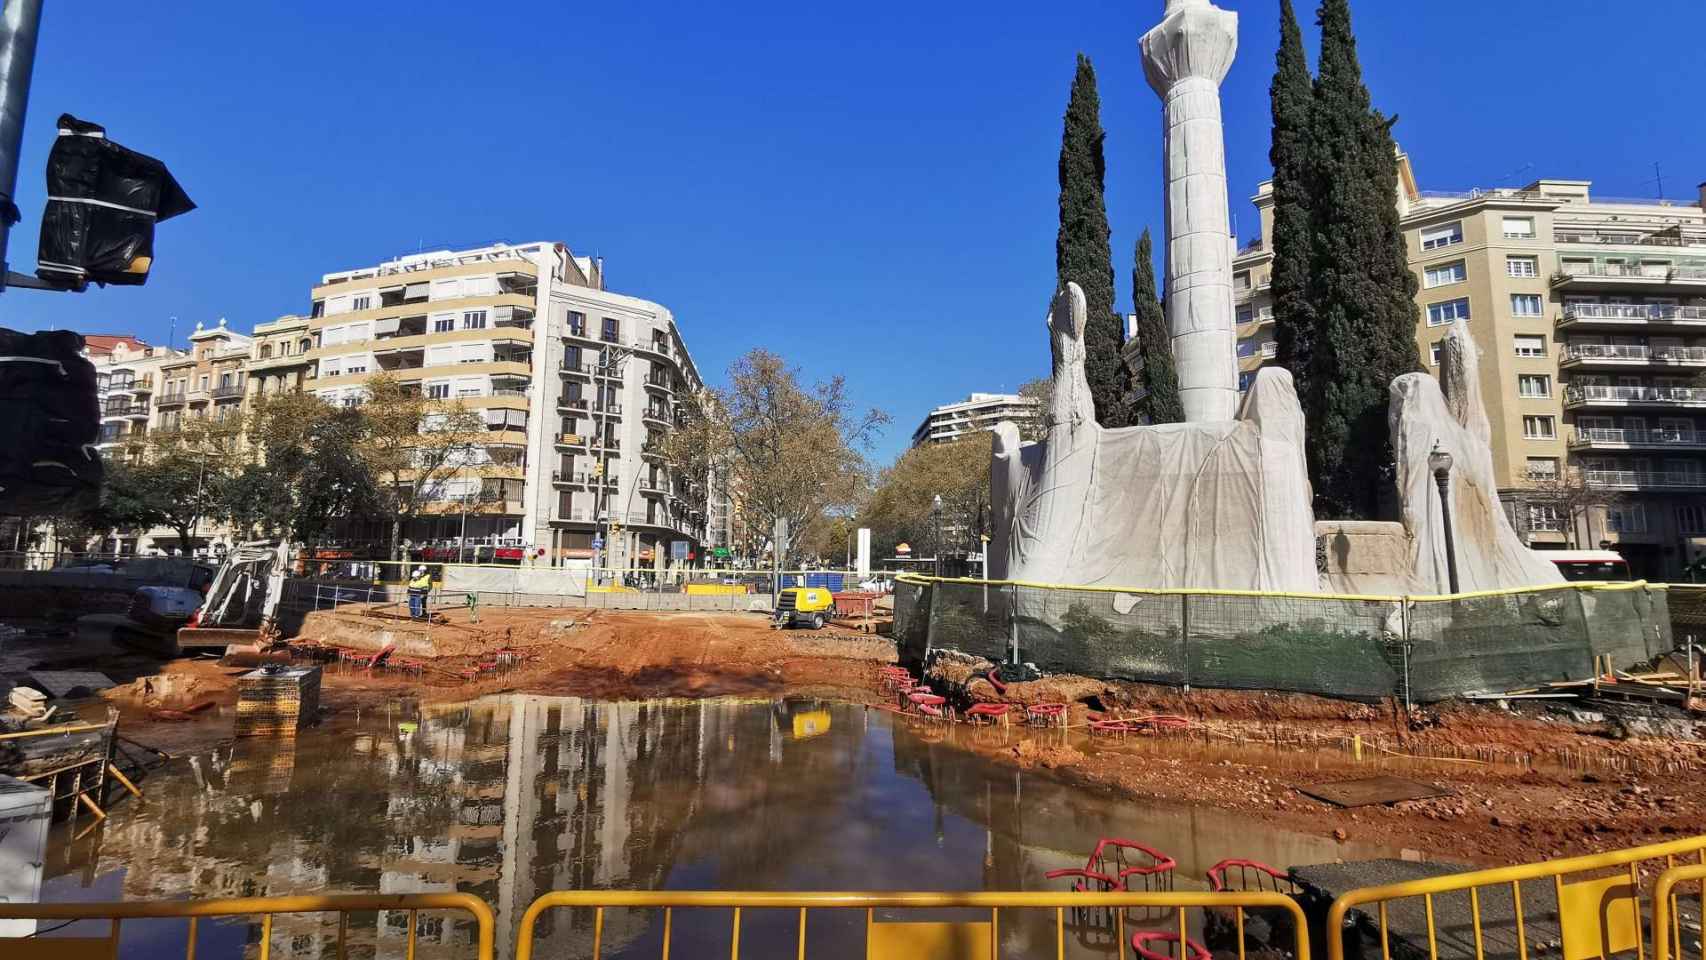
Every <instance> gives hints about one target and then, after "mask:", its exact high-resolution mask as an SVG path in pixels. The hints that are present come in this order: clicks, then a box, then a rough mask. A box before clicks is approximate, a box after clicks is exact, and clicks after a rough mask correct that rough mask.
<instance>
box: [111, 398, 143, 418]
mask: <svg viewBox="0 0 1706 960" xmlns="http://www.w3.org/2000/svg"><path fill="white" fill-rule="evenodd" d="M120 417H142V418H143V419H145V420H146V419H147V418H148V405H147V404H145V403H134V402H132V401H129V400H109V401H107V402H106V404H105V405H104V406H102V407H101V419H103V420H108V419H117V418H120Z"/></svg>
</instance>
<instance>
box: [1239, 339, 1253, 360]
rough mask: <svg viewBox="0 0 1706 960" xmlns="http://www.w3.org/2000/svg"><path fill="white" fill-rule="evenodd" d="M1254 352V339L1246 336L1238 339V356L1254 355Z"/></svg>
mask: <svg viewBox="0 0 1706 960" xmlns="http://www.w3.org/2000/svg"><path fill="white" fill-rule="evenodd" d="M1255 353H1256V341H1254V340H1250V339H1248V338H1246V339H1244V340H1240V341H1238V355H1239V356H1240V357H1250V356H1254V355H1255Z"/></svg>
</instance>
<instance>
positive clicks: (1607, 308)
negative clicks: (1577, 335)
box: [1564, 303, 1706, 322]
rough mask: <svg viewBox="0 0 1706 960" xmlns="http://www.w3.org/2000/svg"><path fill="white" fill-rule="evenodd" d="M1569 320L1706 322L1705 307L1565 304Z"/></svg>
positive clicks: (1654, 304) (1649, 304)
mask: <svg viewBox="0 0 1706 960" xmlns="http://www.w3.org/2000/svg"><path fill="white" fill-rule="evenodd" d="M1564 319H1565V320H1566V321H1569V320H1648V321H1652V320H1657V321H1660V322H1664V321H1674V320H1685V321H1686V320H1706V307H1680V306H1676V305H1674V304H1668V303H1567V304H1565V305H1564Z"/></svg>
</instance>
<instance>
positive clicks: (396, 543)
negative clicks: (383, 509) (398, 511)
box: [391, 515, 403, 560]
mask: <svg viewBox="0 0 1706 960" xmlns="http://www.w3.org/2000/svg"><path fill="white" fill-rule="evenodd" d="M402 548H403V518H402V516H400V515H394V516H392V517H391V559H392V560H401V559H403V557H402Z"/></svg>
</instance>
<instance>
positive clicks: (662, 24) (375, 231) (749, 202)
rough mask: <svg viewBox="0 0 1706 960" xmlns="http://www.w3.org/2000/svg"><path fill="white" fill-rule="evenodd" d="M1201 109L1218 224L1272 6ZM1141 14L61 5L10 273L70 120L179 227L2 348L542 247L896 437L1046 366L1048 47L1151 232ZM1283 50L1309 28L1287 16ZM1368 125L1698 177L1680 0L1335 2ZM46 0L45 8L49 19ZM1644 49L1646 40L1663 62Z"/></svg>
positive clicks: (1428, 185)
mask: <svg viewBox="0 0 1706 960" xmlns="http://www.w3.org/2000/svg"><path fill="white" fill-rule="evenodd" d="M1221 4H1222V5H1223V6H1225V7H1228V8H1229V9H1235V10H1237V11H1238V13H1239V14H1240V17H1241V21H1242V22H1241V25H1240V51H1239V58H1238V61H1237V63H1236V64H1235V65H1234V67H1233V69H1232V72H1231V75H1230V76H1228V78H1227V80H1226V83H1225V86H1224V88H1223V96H1224V101H1225V114H1226V120H1227V130H1226V137H1227V153H1228V166H1229V174H1230V178H1231V184H1232V198H1233V203H1232V211H1233V215H1234V218H1235V219H1236V221H1237V224H1238V226H1239V232H1240V235H1241V236H1244V237H1248V236H1250V235H1252V234H1253V233H1254V230H1255V223H1256V220H1255V212H1254V209H1253V208H1252V207H1251V206H1250V204H1249V202H1248V198H1249V196H1250V195H1251V194H1252V193H1253V192H1254V187H1255V184H1256V183H1257V182H1258V181H1259V180H1261V179H1262V178H1264V177H1265V176H1266V175H1267V172H1268V166H1267V149H1268V104H1267V85H1268V81H1269V78H1270V75H1271V73H1272V69H1273V51H1274V46H1275V43H1276V42H1277V26H1276V19H1277V15H1278V14H1277V9H1278V2H1277V0H1221ZM1162 6H1163V4H1162V2H1161V0H1122V2H1113V0H1089V2H1082V3H1076V4H1068V5H1055V4H1034V3H1024V4H1021V3H1011V2H990V0H983V2H978V3H968V2H962V0H954V2H930V3H918V2H916V0H869V2H866V3H862V4H800V3H796V2H789V3H782V2H762V3H734V4H698V3H654V2H639V0H630V2H624V3H612V4H590V5H589V4H576V5H567V4H561V5H560V4H523V5H504V4H493V5H472V6H471V5H468V4H465V3H452V2H445V0H421V2H413V3H378V2H364V3H342V4H337V5H332V4H322V3H314V2H298V3H289V4H286V3H277V2H263V3H253V4H230V3H211V2H209V3H196V2H174V3H171V4H167V5H164V6H160V5H152V4H137V3H116V2H107V0H79V2H78V3H77V4H75V5H74V6H68V5H65V4H50V5H49V9H48V11H47V14H46V19H45V22H44V24H43V29H42V39H41V48H40V50H39V52H38V60H37V64H36V76H35V88H34V92H33V97H32V100H31V104H30V113H29V117H28V129H27V132H26V136H25V145H24V155H23V158H22V174H21V176H20V184H19V192H18V200H19V205H20V207H21V208H22V210H23V213H24V222H23V223H22V224H20V225H19V228H18V230H17V231H16V232H15V234H14V237H13V242H12V255H11V260H12V262H13V265H14V269H18V268H24V269H30V268H33V265H34V259H35V241H36V231H37V230H38V229H39V224H40V216H41V209H42V204H43V191H42V180H41V176H42V169H43V164H44V162H45V159H46V152H47V149H48V147H49V145H50V143H51V140H52V123H53V119H54V118H55V117H56V116H58V114H59V113H61V112H63V111H69V112H71V113H74V114H76V115H78V116H82V117H85V118H88V119H92V120H95V121H97V122H101V123H104V124H106V125H107V126H108V128H109V130H110V131H111V133H112V135H113V136H114V137H115V138H116V139H118V140H120V141H121V142H123V143H125V144H127V145H129V146H132V147H134V148H136V149H139V150H142V151H144V152H148V153H152V154H154V155H156V156H158V157H160V158H162V159H164V160H166V161H167V162H168V163H169V165H170V166H171V168H172V169H173V171H174V173H175V174H176V175H177V176H178V178H179V180H180V181H181V182H182V183H183V184H184V186H185V188H186V189H187V190H188V192H189V194H190V196H191V197H192V198H194V199H195V201H196V202H197V203H198V204H199V205H200V209H199V210H197V211H195V212H194V213H191V214H189V215H188V216H185V217H182V218H180V219H178V220H174V221H169V222H167V223H165V224H162V225H161V227H160V230H159V235H158V238H157V256H158V262H157V265H156V267H155V269H154V274H153V277H152V278H151V279H150V281H149V283H148V285H147V286H146V287H143V288H140V289H138V288H112V289H107V290H101V291H92V292H90V293H86V294H82V295H72V294H46V293H32V292H26V291H12V292H8V293H6V294H5V295H4V296H3V297H0V323H3V324H5V325H8V326H13V327H18V328H22V329H43V328H52V327H70V328H72V329H76V330H80V331H84V332H133V333H136V334H139V335H141V336H143V337H145V338H148V339H150V340H151V341H153V342H156V343H159V342H164V341H165V339H166V335H167V330H168V324H169V320H168V318H170V317H173V316H176V317H177V318H178V326H177V336H178V338H179V339H178V342H179V343H180V344H181V343H182V338H183V336H184V334H185V333H186V332H187V331H188V330H189V329H190V328H192V327H193V326H194V324H195V323H196V321H198V320H199V321H202V322H206V323H212V322H215V321H216V320H217V318H219V317H222V316H223V317H226V318H229V321H230V322H231V324H232V325H234V326H235V327H237V328H238V329H241V330H247V329H248V328H249V327H250V326H251V325H252V324H254V323H255V322H257V321H263V320H268V319H271V318H273V317H275V316H277V315H279V314H282V313H288V312H301V311H304V310H306V308H307V306H308V303H307V296H308V288H309V286H310V285H311V284H312V283H313V282H315V281H316V280H317V278H318V277H319V275H320V274H321V273H323V272H325V271H328V270H337V269H345V268H349V267H354V266H359V265H364V264H369V263H374V262H377V261H379V260H381V259H384V258H386V257H390V256H393V255H396V254H399V253H404V252H410V251H413V250H415V249H417V248H419V247H420V246H422V245H425V246H426V247H427V248H429V249H431V248H436V247H442V246H445V245H471V244H476V243H480V242H484V241H488V240H491V239H495V238H502V239H508V240H515V241H524V240H541V239H543V240H563V241H565V242H567V243H568V244H569V246H570V247H571V248H572V249H573V250H575V251H576V252H577V253H583V254H597V255H602V256H603V257H605V258H606V267H607V270H608V274H609V281H610V286H611V288H612V289H615V290H618V291H620V292H623V293H630V294H634V295H638V296H643V297H647V298H650V299H654V300H657V301H659V302H662V303H664V304H666V305H668V306H669V307H670V308H671V309H673V310H674V311H675V313H676V316H677V318H678V320H679V321H680V323H681V326H682V329H683V332H684V334H685V336H686V338H687V342H688V346H689V348H690V349H691V350H692V351H693V354H694V356H695V358H696V359H697V360H698V362H699V365H700V367H701V368H702V369H703V370H705V371H706V372H707V374H708V376H709V377H710V378H711V379H713V380H720V379H721V377H722V371H723V370H724V369H725V368H726V367H727V365H728V363H729V361H730V360H732V359H733V358H734V357H736V356H738V355H739V354H741V353H743V352H745V351H746V350H747V349H749V348H750V347H752V346H755V345H763V346H768V347H770V348H771V349H774V350H778V351H780V352H782V353H784V354H787V355H789V356H791V357H793V358H794V359H795V360H796V361H797V362H798V363H799V364H800V366H801V367H802V368H803V369H804V371H805V372H806V374H807V375H808V377H818V376H828V375H831V374H835V373H840V374H843V375H845V376H846V377H847V380H848V383H849V385H850V387H851V392H852V394H853V396H854V397H855V398H856V399H857V400H858V401H859V402H860V403H862V404H864V405H874V406H877V407H880V408H882V409H884V410H886V411H887V412H888V413H889V414H890V415H891V416H893V417H894V421H895V422H894V424H893V425H892V426H891V427H890V429H889V431H888V434H887V436H886V437H885V438H884V439H883V440H882V442H881V443H879V444H878V446H877V448H876V450H875V451H874V452H875V454H876V456H877V457H878V458H879V459H880V460H884V461H886V460H887V459H889V458H891V457H892V456H893V455H894V454H895V453H896V452H897V451H898V450H900V449H902V448H903V447H904V446H905V444H906V442H907V437H908V436H909V434H910V432H911V430H912V428H913V427H914V426H916V424H917V422H918V420H919V419H920V418H921V417H922V415H923V413H924V412H925V411H926V410H927V409H928V408H929V407H931V406H932V405H934V404H937V403H942V402H948V401H951V400H954V399H957V398H960V397H963V396H964V395H965V394H966V393H968V392H970V391H973V390H1002V389H1011V388H1013V387H1015V386H1016V385H1018V384H1019V383H1020V382H1022V381H1024V380H1026V379H1028V378H1030V377H1033V376H1039V375H1042V374H1043V373H1045V372H1046V368H1047V357H1048V348H1047V342H1046V340H1045V338H1044V335H1043V332H1042V316H1043V313H1044V310H1045V307H1046V304H1047V301H1048V298H1049V294H1050V290H1051V287H1052V285H1053V277H1054V234H1055V218H1056V210H1055V200H1056V183H1055V162H1056V155H1057V151H1058V149H1059V137H1060V119H1061V113H1062V111H1063V109H1064V107H1065V102H1066V94H1067V87H1068V84H1069V82H1070V80H1071V77H1072V70H1073V55H1074V53H1075V52H1077V51H1080V50H1082V51H1084V52H1085V53H1087V54H1089V55H1090V56H1091V58H1092V59H1093V60H1094V61H1095V64H1096V69H1097V72H1098V75H1099V79H1100V88H1101V95H1102V122H1103V124H1104V126H1106V127H1107V129H1108V170H1109V174H1108V208H1109V217H1110V220H1111V222H1112V224H1113V231H1114V236H1113V245H1114V259H1115V269H1116V277H1117V289H1118V291H1119V292H1120V299H1121V301H1122V302H1127V301H1128V298H1129V296H1130V289H1129V279H1128V278H1129V271H1130V259H1131V250H1132V245H1133V243H1134V242H1135V240H1136V238H1137V234H1138V232H1139V231H1140V230H1141V229H1142V227H1143V226H1144V225H1145V224H1158V223H1159V211H1160V206H1161V194H1160V177H1159V171H1160V162H1161V161H1160V152H1159V150H1160V118H1159V102H1158V101H1157V100H1156V98H1155V96H1154V94H1153V93H1151V92H1150V91H1149V89H1148V87H1147V86H1146V85H1145V84H1144V82H1143V76H1142V69H1141V66H1140V64H1139V61H1138V54H1137V46H1136V45H1137V38H1138V37H1139V36H1140V35H1141V34H1142V33H1143V31H1144V30H1146V29H1147V28H1148V27H1149V26H1150V25H1151V24H1152V23H1153V22H1154V21H1155V20H1157V19H1158V18H1159V12H1160V10H1161V8H1162ZM1299 6H1300V10H1301V12H1302V13H1303V15H1304V17H1305V19H1306V20H1307V21H1309V22H1308V23H1306V25H1305V32H1306V33H1307V34H1309V35H1310V43H1311V48H1312V55H1313V44H1314V38H1313V34H1314V27H1313V7H1312V6H1310V4H1309V3H1308V2H1304V3H1301V4H1300V5H1299ZM1352 9H1353V14H1354V16H1355V22H1356V27H1357V34H1358V41H1359V49H1360V53H1361V56H1362V63H1363V68H1364V72H1365V74H1366V77H1367V80H1368V83H1369V86H1370V88H1371V90H1372V92H1373V95H1374V99H1375V102H1376V104H1377V105H1378V106H1380V107H1381V108H1383V109H1384V110H1386V111H1387V112H1388V113H1396V114H1398V116H1399V122H1398V125H1397V127H1396V133H1397V136H1398V139H1399V142H1400V143H1401V144H1402V145H1403V146H1404V148H1405V149H1406V150H1408V151H1409V152H1410V153H1411V155H1412V157H1413V158H1414V160H1415V163H1416V169H1417V174H1418V177H1419V178H1420V180H1421V184H1422V186H1423V188H1424V189H1465V188H1468V187H1470V186H1477V185H1481V186H1492V185H1520V184H1522V183H1525V182H1527V181H1528V180H1530V179H1532V178H1534V177H1537V176H1555V177H1561V178H1579V179H1589V180H1593V181H1594V189H1595V190H1596V191H1597V192H1599V193H1602V194H1607V195H1617V196H1653V195H1655V193H1656V190H1657V187H1656V184H1655V183H1654V182H1653V180H1654V174H1653V163H1654V162H1655V161H1656V162H1658V163H1659V164H1660V169H1661V170H1662V171H1663V175H1664V185H1665V190H1666V193H1667V194H1668V195H1670V196H1673V197H1678V196H1686V197H1692V196H1694V195H1695V185H1696V184H1697V183H1698V182H1699V181H1701V180H1702V179H1706V164H1703V163H1702V162H1701V158H1702V157H1706V124H1703V123H1701V122H1700V108H1699V89H1700V85H1699V77H1698V57H1697V55H1696V53H1697V49H1698V45H1699V38H1700V37H1701V36H1703V35H1706V4H1702V3H1700V2H1698V0H1649V2H1646V3H1642V4H1629V5H1624V6H1621V7H1617V8H1616V10H1615V12H1613V11H1612V8H1609V7H1606V6H1605V5H1603V4H1590V3H1587V2H1578V0H1497V2H1492V3H1488V2H1485V0H1479V2H1467V0H1429V2H1427V3H1425V4H1418V3H1399V2H1393V0H1353V8H1352ZM73 10H74V11H75V13H73ZM1667 38H1668V39H1667Z"/></svg>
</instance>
